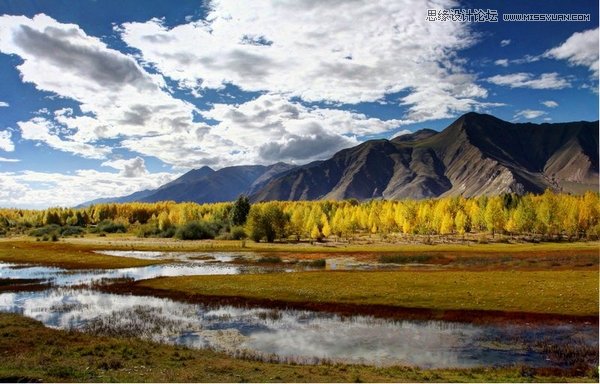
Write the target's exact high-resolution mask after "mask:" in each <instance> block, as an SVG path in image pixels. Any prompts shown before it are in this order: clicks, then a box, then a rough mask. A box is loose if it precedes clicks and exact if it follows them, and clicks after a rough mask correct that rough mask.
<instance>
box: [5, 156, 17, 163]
mask: <svg viewBox="0 0 600 384" xmlns="http://www.w3.org/2000/svg"><path fill="white" fill-rule="evenodd" d="M19 161H21V160H19V159H8V158H6V157H0V163H18V162H19Z"/></svg>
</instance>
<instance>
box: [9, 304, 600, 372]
mask: <svg viewBox="0 0 600 384" xmlns="http://www.w3.org/2000/svg"><path fill="white" fill-rule="evenodd" d="M0 330H1V331H0V332H1V335H2V337H0V355H1V356H2V358H1V359H0V381H1V382H7V381H8V382H22V381H50V382H67V381H77V382H110V381H117V382H248V381H249V382H363V381H364V382H428V381H435V382H457V381H469V382H492V381H500V382H532V381H538V382H597V380H598V376H597V372H596V371H595V369H588V370H585V371H580V370H560V369H533V368H526V367H510V368H474V369H438V370H421V369H416V368H408V367H380V368H378V367H370V366H360V365H342V364H336V365H317V366H302V365H290V364H279V363H266V362H258V361H250V360H241V359H235V358H232V357H228V356H226V355H224V354H221V353H216V352H212V351H208V350H191V349H187V348H185V347H178V346H168V345H159V344H154V343H151V342H146V341H141V340H138V339H121V338H109V337H98V336H90V335H86V334H83V333H78V332H67V331H60V330H54V329H49V328H45V327H44V326H43V325H42V324H41V323H39V322H37V321H35V320H32V319H29V318H26V317H23V316H20V315H14V314H0Z"/></svg>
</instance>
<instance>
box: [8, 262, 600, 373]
mask: <svg viewBox="0 0 600 384" xmlns="http://www.w3.org/2000/svg"><path fill="white" fill-rule="evenodd" d="M121 255H122V256H125V255H123V254H121ZM210 255H211V256H212V257H213V258H208V257H203V256H202V257H199V256H198V255H193V256H190V255H187V254H180V253H179V254H164V253H160V254H159V253H143V252H137V254H136V257H145V258H168V259H169V260H173V263H169V264H165V265H157V266H149V267H140V268H126V269H117V270H85V271H67V270H62V269H59V268H49V267H27V266H18V265H14V264H1V263H0V278H1V277H5V278H6V277H10V278H40V279H44V280H47V281H49V282H50V283H51V284H52V287H51V288H50V289H47V290H45V291H39V292H17V293H3V294H0V311H4V312H16V313H22V314H24V315H25V316H28V317H31V318H34V319H37V320H39V321H41V322H43V323H44V324H45V325H47V326H49V327H54V328H60V329H75V330H81V331H84V332H90V333H94V334H102V335H115V336H134V337H141V338H144V339H148V340H153V341H157V342H163V343H170V344H181V345H186V346H189V347H192V348H212V349H215V350H219V351H224V352H226V353H229V354H231V355H234V356H246V357H252V358H262V359H267V360H278V361H290V362H297V363H318V362H320V361H332V362H348V363H363V364H374V365H396V364H400V365H411V366H418V367H423V368H445V367H474V366H504V365H513V364H524V365H529V366H559V367H565V366H569V365H572V364H574V363H576V362H579V360H585V362H587V363H591V364H596V365H597V350H598V328H597V326H595V325H592V324H571V323H564V324H552V325H550V324H535V325H533V324H513V325H511V324H496V325H479V324H470V323H458V322H443V321H412V320H411V321H399V320H389V319H381V318H374V317H370V316H350V317H348V316H346V317H342V316H338V315H335V314H332V313H325V312H312V311H302V310H292V309H286V310H279V309H270V308H257V307H252V308H244V307H233V306H227V305H210V306H208V305H201V304H189V303H182V302H177V301H173V300H170V299H164V298H157V297H150V296H134V295H129V296H127V295H116V294H108V293H102V292H99V291H96V290H94V286H93V285H92V283H94V282H98V281H102V280H103V279H114V278H122V277H126V278H130V279H134V280H138V279H145V278H151V277H158V276H178V275H208V274H233V273H244V272H248V271H247V270H245V267H243V266H240V265H234V264H230V263H229V261H231V260H233V258H234V257H235V255H231V254H222V255H221V254H215V253H211V254H210ZM256 271H258V272H262V273H265V272H268V271H265V270H256ZM256 271H255V272H256ZM563 348H567V349H576V350H577V351H578V353H577V355H576V359H577V361H573V359H572V358H571V360H566V359H565V358H564V357H561V356H559V355H560V354H557V353H550V352H548V351H557V350H561V349H563Z"/></svg>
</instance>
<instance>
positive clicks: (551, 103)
mask: <svg viewBox="0 0 600 384" xmlns="http://www.w3.org/2000/svg"><path fill="white" fill-rule="evenodd" d="M541 103H542V104H543V105H544V106H546V107H548V108H556V107H558V103H557V102H556V101H554V100H545V101H542V102H541Z"/></svg>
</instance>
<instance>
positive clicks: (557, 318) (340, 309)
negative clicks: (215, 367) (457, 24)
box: [98, 282, 599, 324]
mask: <svg viewBox="0 0 600 384" xmlns="http://www.w3.org/2000/svg"><path fill="white" fill-rule="evenodd" d="M98 289H99V290H101V291H103V292H107V293H117V294H131V295H141V296H156V297H162V298H169V299H172V300H176V301H183V302H187V303H199V304H206V305H211V304H214V305H233V306H248V307H263V308H274V309H299V310H310V311H319V312H330V313H335V314H338V315H341V316H352V315H366V316H374V317H381V318H388V319H398V320H442V321H449V322H463V323H473V324H503V323H509V324H516V323H518V324H527V323H540V324H557V323H579V324H584V323H588V324H598V323H599V322H598V320H599V319H598V316H575V315H562V314H551V313H532V312H507V311H483V310H441V309H440V310H438V309H428V308H407V307H398V306H389V305H379V304H346V303H335V302H311V301H283V300H270V299H257V298H246V297H240V296H216V295H199V294H185V293H183V292H175V291H168V290H163V289H156V288H150V287H145V286H140V285H139V284H137V283H129V282H124V283H116V284H111V285H106V286H102V287H98Z"/></svg>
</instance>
